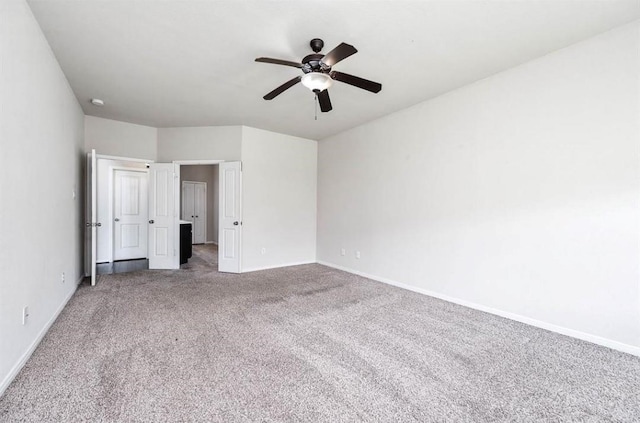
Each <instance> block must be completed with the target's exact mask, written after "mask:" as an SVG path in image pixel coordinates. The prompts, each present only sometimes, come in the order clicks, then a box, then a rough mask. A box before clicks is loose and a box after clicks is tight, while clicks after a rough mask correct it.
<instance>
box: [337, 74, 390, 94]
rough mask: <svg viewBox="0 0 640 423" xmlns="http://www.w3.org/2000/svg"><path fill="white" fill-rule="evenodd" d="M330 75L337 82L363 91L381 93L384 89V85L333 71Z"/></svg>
mask: <svg viewBox="0 0 640 423" xmlns="http://www.w3.org/2000/svg"><path fill="white" fill-rule="evenodd" d="M330 75H331V77H332V78H333V79H335V80H336V81H340V82H344V83H345V84H349V85H353V86H354V87H358V88H362V89H363V90H367V91H371V92H372V93H377V92H380V90H381V89H382V84H379V83H377V82H373V81H369V80H368V79H363V78H359V77H357V76H353V75H349V74H347V73H342V72H336V71H333V72H331V73H330Z"/></svg>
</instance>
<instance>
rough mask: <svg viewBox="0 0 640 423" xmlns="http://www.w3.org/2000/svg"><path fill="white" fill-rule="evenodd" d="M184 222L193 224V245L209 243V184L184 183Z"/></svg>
mask: <svg viewBox="0 0 640 423" xmlns="http://www.w3.org/2000/svg"><path fill="white" fill-rule="evenodd" d="M182 220H188V221H189V222H191V228H192V231H191V243H192V244H204V243H205V242H206V241H207V183H206V182H191V181H183V182H182Z"/></svg>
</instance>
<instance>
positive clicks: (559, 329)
mask: <svg viewBox="0 0 640 423" xmlns="http://www.w3.org/2000/svg"><path fill="white" fill-rule="evenodd" d="M318 263H319V264H322V265H324V266H328V267H332V268H334V269H338V270H342V271H344V272H348V273H353V274H355V275H358V276H362V277H365V278H368V279H373V280H374V281H378V282H382V283H386V284H388V285H393V286H396V287H398V288H402V289H406V290H408V291H413V292H417V293H419V294H423V295H428V296H430V297H434V298H438V299H440V300H444V301H448V302H450V303H455V304H459V305H462V306H465V307H469V308H473V309H475V310H479V311H484V312H486V313H491V314H495V315H496V316H500V317H505V318H507V319H511V320H515V321H517V322H520V323H525V324H527V325H531V326H535V327H538V328H541V329H546V330H548V331H551V332H556V333H559V334H561V335H566V336H570V337H572V338H577V339H580V340H583V341H587V342H591V343H594V344H598V345H602V346H603V347H607V348H611V349H614V350H617V351H622V352H624V353H627V354H632V355H635V356H638V357H640V347H636V346H634V345H629V344H625V343H622V342H618V341H614V340H612V339H608V338H603V337H601V336H598V335H593V334H590V333H586V332H581V331H578V330H575V329H569V328H566V327H564V326H558V325H555V324H553V323H547V322H544V321H541V320H537V319H532V318H530V317H526V316H522V315H520V314H515V313H511V312H508V311H503V310H499V309H496V308H493V307H487V306H484V305H482V304H477V303H473V302H470V301H466V300H461V299H459V298H455V297H450V296H448V295H443V294H440V293H437V292H434V291H430V290H428V289H423V288H418V287H415V286H411V285H407V284H404V283H401V282H397V281H394V280H391V279H387V278H382V277H379V276H375V275H370V274H368V273H364V272H360V271H358V270H354V269H350V268H348V267H344V266H339V265H337V264H333V263H328V262H325V261H322V260H318Z"/></svg>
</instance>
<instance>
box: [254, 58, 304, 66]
mask: <svg viewBox="0 0 640 423" xmlns="http://www.w3.org/2000/svg"><path fill="white" fill-rule="evenodd" d="M256 62H261V63H272V64H274V65H284V66H292V67H294V68H302V63H296V62H291V61H289V60H280V59H271V58H270V57H258V58H257V59H256Z"/></svg>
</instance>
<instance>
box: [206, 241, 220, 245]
mask: <svg viewBox="0 0 640 423" xmlns="http://www.w3.org/2000/svg"><path fill="white" fill-rule="evenodd" d="M205 244H214V245H218V243H217V242H216V241H205Z"/></svg>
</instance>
